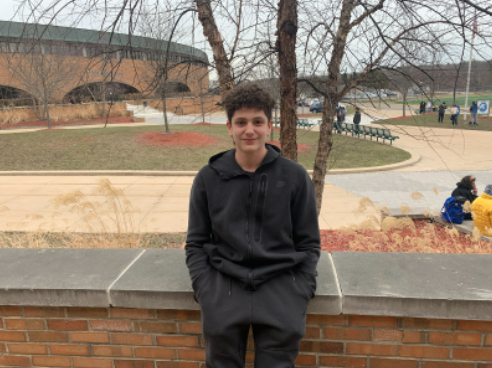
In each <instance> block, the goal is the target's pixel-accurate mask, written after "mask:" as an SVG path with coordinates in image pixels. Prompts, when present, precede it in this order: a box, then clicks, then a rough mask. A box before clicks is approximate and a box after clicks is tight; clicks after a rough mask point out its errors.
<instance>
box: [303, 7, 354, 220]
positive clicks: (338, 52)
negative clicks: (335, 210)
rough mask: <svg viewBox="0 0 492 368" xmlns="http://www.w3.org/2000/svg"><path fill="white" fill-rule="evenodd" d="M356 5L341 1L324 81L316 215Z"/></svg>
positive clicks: (315, 176)
mask: <svg viewBox="0 0 492 368" xmlns="http://www.w3.org/2000/svg"><path fill="white" fill-rule="evenodd" d="M356 5H357V3H356V2H354V1H352V0H343V4H342V10H341V14H340V24H339V26H338V30H337V34H336V37H335V40H336V42H335V44H334V47H333V52H332V54H331V60H330V66H329V68H328V77H327V80H326V97H325V101H324V102H323V118H322V120H321V126H320V132H319V141H318V151H317V152H316V159H315V161H314V169H313V182H314V189H315V192H316V208H317V210H318V215H319V213H320V211H321V202H322V199H323V190H324V188H325V176H326V166H327V164H328V157H329V156H330V153H331V150H332V147H333V138H332V133H331V132H332V129H333V120H334V118H335V111H336V110H335V109H336V107H337V106H338V102H339V100H340V99H341V96H339V95H338V90H337V86H338V76H339V74H340V65H341V64H342V60H343V56H344V55H345V45H346V44H347V36H348V33H349V31H350V16H351V12H352V10H353V9H354V7H355V6H356Z"/></svg>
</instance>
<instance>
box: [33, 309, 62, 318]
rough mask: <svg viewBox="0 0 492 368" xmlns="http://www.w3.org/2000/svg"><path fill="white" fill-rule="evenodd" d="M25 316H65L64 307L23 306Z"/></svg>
mask: <svg viewBox="0 0 492 368" xmlns="http://www.w3.org/2000/svg"><path fill="white" fill-rule="evenodd" d="M24 316H25V317H48V318H49V317H65V308H58V307H24Z"/></svg>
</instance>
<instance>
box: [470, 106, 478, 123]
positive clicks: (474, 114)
mask: <svg viewBox="0 0 492 368" xmlns="http://www.w3.org/2000/svg"><path fill="white" fill-rule="evenodd" d="M477 112H478V106H477V103H476V102H475V101H473V102H472V105H471V106H470V125H478V123H477Z"/></svg>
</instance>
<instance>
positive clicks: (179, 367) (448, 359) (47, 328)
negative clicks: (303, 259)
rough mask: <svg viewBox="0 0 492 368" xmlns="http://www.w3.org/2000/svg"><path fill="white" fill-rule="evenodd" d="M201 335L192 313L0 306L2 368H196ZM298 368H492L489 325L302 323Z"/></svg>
mask: <svg viewBox="0 0 492 368" xmlns="http://www.w3.org/2000/svg"><path fill="white" fill-rule="evenodd" d="M200 333H201V325H200V313H199V312H197V311H184V310H147V309H118V308H112V309H106V308H55V307H14V306H3V307H2V306H0V368H3V367H18V366H21V367H81V368H82V367H87V368H89V367H94V368H137V367H138V368H202V367H204V364H203V360H204V358H205V354H204V350H203V339H202V337H201V334H200ZM249 347H250V351H249V352H248V354H247V361H248V362H249V363H251V362H253V357H254V353H253V351H252V350H251V349H252V341H250V344H249ZM297 366H298V367H303V366H306V367H311V366H318V367H361V368H362V367H370V368H492V322H484V321H463V320H438V319H421V318H396V317H368V316H355V315H351V316H343V315H342V316H328V315H308V317H307V329H306V336H305V338H304V340H303V341H302V344H301V353H300V355H299V358H298V359H297Z"/></svg>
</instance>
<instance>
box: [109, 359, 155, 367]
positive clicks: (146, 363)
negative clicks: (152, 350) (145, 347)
mask: <svg viewBox="0 0 492 368" xmlns="http://www.w3.org/2000/svg"><path fill="white" fill-rule="evenodd" d="M114 368H154V362H151V361H150V360H115V361H114Z"/></svg>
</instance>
